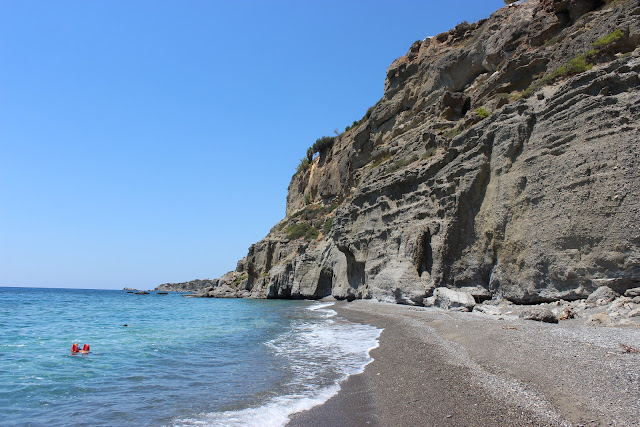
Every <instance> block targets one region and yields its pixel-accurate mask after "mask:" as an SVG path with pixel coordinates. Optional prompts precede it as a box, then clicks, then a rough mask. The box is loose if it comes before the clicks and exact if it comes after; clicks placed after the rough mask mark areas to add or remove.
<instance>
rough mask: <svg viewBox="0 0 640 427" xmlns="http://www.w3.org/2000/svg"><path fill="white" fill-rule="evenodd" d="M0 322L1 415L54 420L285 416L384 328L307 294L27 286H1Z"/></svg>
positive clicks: (341, 374)
mask: <svg viewBox="0 0 640 427" xmlns="http://www.w3.org/2000/svg"><path fill="white" fill-rule="evenodd" d="M125 323H126V324H128V325H130V326H129V327H124V326H123V325H124V324H125ZM0 331H2V333H1V334H0V414H3V415H2V418H3V419H4V420H3V421H2V424H3V425H24V424H33V425H42V424H47V425H49V426H56V425H69V424H73V425H110V426H113V425H132V424H142V425H282V424H284V423H285V422H286V421H287V420H288V415H290V414H291V413H292V412H295V411H296V410H301V409H306V408H308V407H311V406H313V405H314V404H318V403H321V402H323V401H325V400H326V399H328V398H329V397H330V396H331V395H333V394H334V393H335V392H336V391H337V389H338V386H337V384H338V382H339V381H340V380H342V379H344V378H346V376H347V375H349V374H353V373H356V372H360V371H361V370H362V369H363V368H364V365H365V364H366V363H368V362H369V361H370V358H369V355H368V351H369V350H370V349H371V348H373V347H375V346H376V345H377V338H378V336H379V334H380V331H379V330H378V329H375V328H373V327H371V326H366V325H356V324H352V323H348V322H346V321H345V320H343V319H341V318H339V317H337V316H335V312H334V311H333V310H331V309H330V307H329V306H328V305H327V304H320V303H317V302H311V301H283V300H238V299H199V298H198V299H192V298H183V297H181V296H180V295H179V294H169V295H158V294H155V293H152V294H150V295H134V294H129V293H126V292H124V291H100V290H64V289H28V288H0ZM74 342H77V343H79V345H80V347H82V344H84V343H89V344H90V345H91V353H90V354H88V355H76V356H73V355H71V354H70V349H71V345H72V344H73V343H74Z"/></svg>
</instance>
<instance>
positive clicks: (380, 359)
mask: <svg viewBox="0 0 640 427" xmlns="http://www.w3.org/2000/svg"><path fill="white" fill-rule="evenodd" d="M332 308H334V309H335V310H336V311H337V312H338V314H339V315H340V316H343V317H345V318H347V319H348V320H350V321H354V322H359V323H365V324H370V325H374V326H376V327H378V328H382V329H383V332H382V334H381V336H380V346H379V347H378V348H376V349H374V350H372V351H371V356H372V357H373V358H374V361H373V362H372V363H370V364H369V365H368V366H367V367H366V369H365V371H364V372H363V373H362V374H359V375H354V376H351V377H349V379H348V380H347V381H345V382H344V383H343V384H342V387H341V390H340V392H339V393H338V394H337V395H336V396H334V397H333V398H331V399H330V400H329V401H327V402H326V403H325V404H323V405H320V406H316V407H314V408H312V409H311V410H309V411H305V412H301V413H298V414H295V415H294V416H293V417H292V419H291V421H290V423H289V424H288V425H289V426H335V425H350V426H355V425H377V426H411V425H428V426H462V425H464V426H494V425H509V426H562V425H566V426H570V425H573V426H580V425H583V426H605V425H619V426H631V425H640V354H639V353H636V352H635V350H636V349H640V328H638V327H636V326H635V325H633V326H626V327H620V326H615V327H608V326H590V325H584V324H580V323H578V322H573V321H570V322H560V323H559V324H547V323H541V322H534V321H530V320H523V319H520V318H518V317H517V316H501V317H496V316H490V315H486V314H483V313H475V312H474V313H461V312H454V311H445V310H441V309H437V308H422V307H409V306H401V305H394V304H383V303H376V302H371V301H355V302H352V303H342V302H338V303H336V304H335V306H334V307H332Z"/></svg>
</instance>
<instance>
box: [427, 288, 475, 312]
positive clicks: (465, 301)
mask: <svg viewBox="0 0 640 427" xmlns="http://www.w3.org/2000/svg"><path fill="white" fill-rule="evenodd" d="M424 305H425V306H427V307H440V308H444V309H448V310H457V311H471V310H472V309H473V307H474V306H475V305H476V301H475V299H474V298H473V295H471V294H470V293H467V292H459V291H454V290H453V289H449V288H436V289H435V290H434V291H433V296H430V297H429V298H425V299H424Z"/></svg>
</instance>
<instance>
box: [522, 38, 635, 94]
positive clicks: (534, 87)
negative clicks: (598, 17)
mask: <svg viewBox="0 0 640 427" xmlns="http://www.w3.org/2000/svg"><path fill="white" fill-rule="evenodd" d="M623 37H624V32H623V31H622V30H621V29H616V30H615V31H613V32H611V33H609V34H607V35H606V36H604V37H602V38H601V39H599V40H596V41H595V42H593V43H591V46H592V47H593V49H591V50H589V51H588V52H585V53H582V54H580V55H578V56H576V57H574V58H571V59H570V60H569V61H567V62H566V63H565V64H563V65H562V66H561V67H559V68H558V69H557V70H555V71H553V72H551V73H548V74H546V75H545V76H544V77H542V78H540V79H538V80H536V81H534V82H533V83H531V85H530V86H529V87H528V88H526V89H525V90H524V91H523V92H522V97H523V98H527V97H529V96H531V95H532V94H533V93H535V92H536V91H538V89H540V88H541V87H542V86H546V85H548V84H552V83H553V82H555V81H556V80H557V79H559V78H564V77H570V76H573V75H576V74H580V73H583V72H585V71H587V70H590V69H591V68H593V66H594V63H595V62H596V61H595V60H596V58H597V57H598V56H600V55H603V54H605V53H614V52H615V51H616V49H615V48H614V47H615V45H616V44H617V43H618V41H619V40H620V39H622V38H623ZM612 48H614V49H612Z"/></svg>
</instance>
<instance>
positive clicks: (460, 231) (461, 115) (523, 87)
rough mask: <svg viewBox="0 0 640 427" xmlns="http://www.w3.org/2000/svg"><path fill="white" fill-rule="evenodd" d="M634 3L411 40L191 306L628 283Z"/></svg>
mask: <svg viewBox="0 0 640 427" xmlns="http://www.w3.org/2000/svg"><path fill="white" fill-rule="evenodd" d="M639 44H640V4H639V2H638V1H637V0H627V1H613V2H602V1H589V0H585V1H576V0H571V1H568V0H530V1H528V2H524V3H521V4H518V5H516V6H512V7H505V8H502V9H500V10H498V11H497V12H495V13H494V14H493V15H491V17H490V18H488V19H486V20H482V21H479V22H476V23H474V24H467V23H462V24H459V25H458V26H456V27H455V28H454V29H452V30H450V31H448V32H446V33H442V34H438V35H436V36H434V37H431V38H426V39H424V40H422V41H418V42H415V43H414V44H413V45H411V47H410V49H409V51H408V53H407V54H406V55H405V56H403V57H401V58H399V59H397V60H396V61H394V62H393V63H392V64H391V66H390V67H389V68H388V70H387V78H386V82H385V92H384V96H383V97H382V99H381V100H380V101H379V102H378V103H377V104H376V105H375V106H373V107H372V108H371V109H370V110H369V111H368V112H367V114H366V115H365V117H363V118H362V119H361V120H359V121H356V122H354V124H353V126H351V127H350V128H348V130H346V131H345V132H344V133H342V134H340V135H339V136H337V137H335V138H326V139H324V140H323V141H321V143H319V144H317V145H316V146H314V147H312V149H310V150H309V158H310V160H311V161H309V162H307V161H304V162H302V163H301V165H300V166H299V168H298V172H297V173H296V174H295V175H294V176H293V178H292V180H291V183H290V185H289V193H288V197H287V208H286V217H285V218H284V219H283V220H282V221H281V222H279V223H278V224H276V226H274V228H273V229H272V230H271V231H270V232H269V234H268V235H267V236H266V237H265V238H264V239H263V240H261V241H260V242H258V243H256V244H254V245H252V246H251V247H250V248H249V253H248V255H247V256H246V258H244V259H242V260H241V261H239V262H238V266H237V269H236V271H233V272H229V273H227V274H226V275H224V276H223V277H221V278H220V279H215V280H211V281H204V282H201V283H198V284H194V283H193V282H190V283H187V284H167V285H162V286H160V287H159V288H158V290H161V289H162V290H173V289H174V288H175V289H178V288H179V289H181V290H186V289H199V291H198V292H199V295H201V296H215V297H253V298H322V297H325V296H329V295H333V296H334V297H335V298H337V299H347V300H352V299H356V298H375V299H379V300H382V301H391V302H398V303H403V304H416V305H422V304H424V303H425V300H426V299H427V297H430V296H431V295H432V294H433V290H434V289H435V288H439V287H446V288H451V289H458V290H464V291H466V292H468V293H471V294H472V295H473V296H474V298H475V299H476V300H485V299H489V298H498V297H499V298H504V299H507V300H510V301H512V302H516V303H538V302H549V301H555V300H558V299H565V300H576V299H584V298H586V297H587V296H588V295H589V294H591V293H592V292H593V291H594V290H595V289H597V288H598V287H600V286H602V285H606V286H608V287H610V288H612V289H613V290H615V291H616V292H618V293H624V291H625V290H627V289H631V288H635V287H638V286H640V284H639V283H640V220H639V219H638V218H640V188H639V187H640V165H639V162H640V145H639V144H640V128H639V126H638V123H640V91H639V83H640V78H639V72H640V57H639V56H640V49H638V48H637V47H638V45H639Z"/></svg>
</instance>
